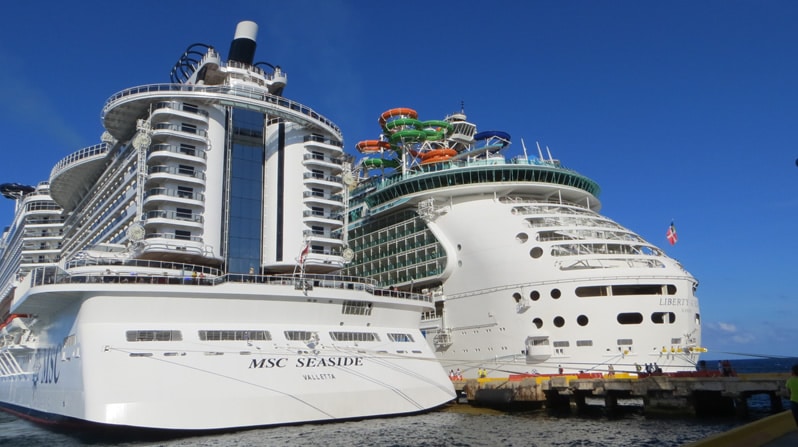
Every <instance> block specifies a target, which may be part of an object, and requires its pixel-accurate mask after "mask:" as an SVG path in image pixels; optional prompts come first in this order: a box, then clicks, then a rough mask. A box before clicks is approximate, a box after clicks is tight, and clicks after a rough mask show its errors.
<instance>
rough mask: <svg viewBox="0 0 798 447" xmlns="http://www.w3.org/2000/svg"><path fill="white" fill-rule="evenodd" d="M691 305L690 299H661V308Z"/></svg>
mask: <svg viewBox="0 0 798 447" xmlns="http://www.w3.org/2000/svg"><path fill="white" fill-rule="evenodd" d="M689 304H690V299H689V298H660V299H659V305H660V306H688V305H689Z"/></svg>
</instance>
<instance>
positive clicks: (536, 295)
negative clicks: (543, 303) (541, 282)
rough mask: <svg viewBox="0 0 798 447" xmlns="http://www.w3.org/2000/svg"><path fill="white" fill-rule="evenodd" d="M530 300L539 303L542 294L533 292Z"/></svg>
mask: <svg viewBox="0 0 798 447" xmlns="http://www.w3.org/2000/svg"><path fill="white" fill-rule="evenodd" d="M529 299H530V300H532V301H537V300H539V299H540V292H538V291H537V290H533V291H532V293H530V294H529Z"/></svg>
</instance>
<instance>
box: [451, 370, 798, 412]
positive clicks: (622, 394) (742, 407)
mask: <svg viewBox="0 0 798 447" xmlns="http://www.w3.org/2000/svg"><path fill="white" fill-rule="evenodd" d="M787 377H788V375H787V374H744V375H739V376H736V377H722V376H698V375H689V374H682V375H679V374H673V375H648V376H645V377H638V376H636V375H633V374H617V375H614V376H611V377H609V376H603V375H601V374H598V373H594V374H581V375H523V376H510V377H508V378H500V379H497V378H486V379H471V380H467V381H459V382H455V388H456V389H458V391H459V392H461V393H462V394H463V395H464V396H465V397H466V398H467V399H468V401H469V403H471V404H473V405H477V406H485V407H492V408H497V409H513V408H520V407H527V408H535V407H539V408H548V409H552V410H558V411H571V410H573V409H576V410H577V411H581V410H584V409H585V408H586V407H587V406H588V404H587V402H588V401H592V402H595V401H597V400H598V401H599V402H601V401H603V406H604V407H605V408H606V410H607V411H608V412H616V411H620V410H622V407H623V406H630V405H631V406H638V407H640V406H642V410H643V412H644V413H646V414H682V415H695V416H704V415H712V416H738V417H745V416H747V414H748V399H749V398H750V397H751V396H754V395H761V394H764V395H768V396H769V398H770V406H771V410H772V411H773V412H777V411H781V410H782V409H783V406H782V399H781V396H782V395H783V394H784V391H785V386H784V384H785V381H786V380H787Z"/></svg>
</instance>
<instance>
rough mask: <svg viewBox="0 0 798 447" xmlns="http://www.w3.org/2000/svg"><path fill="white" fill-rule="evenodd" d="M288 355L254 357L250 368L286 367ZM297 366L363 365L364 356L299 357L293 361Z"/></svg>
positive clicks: (288, 363) (288, 362)
mask: <svg viewBox="0 0 798 447" xmlns="http://www.w3.org/2000/svg"><path fill="white" fill-rule="evenodd" d="M290 365H291V362H290V361H289V359H288V357H266V358H262V359H252V361H250V362H249V368H250V369H252V368H262V369H268V368H285V367H287V366H290ZM293 366H294V367H295V368H319V367H322V366H338V367H350V366H363V357H347V356H341V357H299V358H297V359H296V361H295V362H294V363H293Z"/></svg>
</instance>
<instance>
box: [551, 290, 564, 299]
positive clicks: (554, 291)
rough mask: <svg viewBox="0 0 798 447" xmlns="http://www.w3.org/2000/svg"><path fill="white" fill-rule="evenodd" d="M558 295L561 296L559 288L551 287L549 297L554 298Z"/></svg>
mask: <svg viewBox="0 0 798 447" xmlns="http://www.w3.org/2000/svg"><path fill="white" fill-rule="evenodd" d="M560 296H562V292H560V289H551V297H552V298H554V299H555V300H556V299H558V298H559V297H560Z"/></svg>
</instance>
